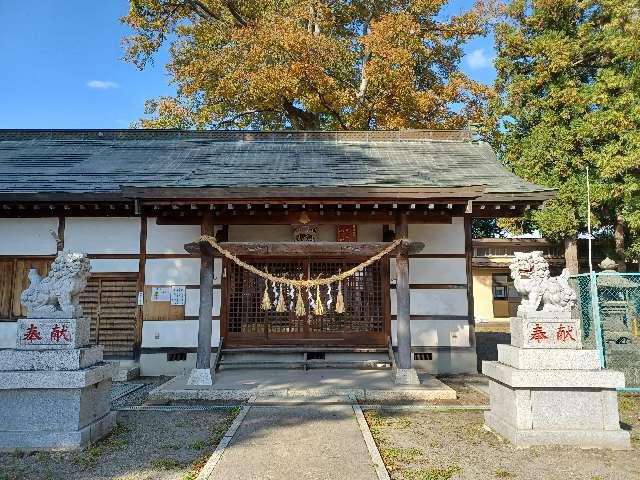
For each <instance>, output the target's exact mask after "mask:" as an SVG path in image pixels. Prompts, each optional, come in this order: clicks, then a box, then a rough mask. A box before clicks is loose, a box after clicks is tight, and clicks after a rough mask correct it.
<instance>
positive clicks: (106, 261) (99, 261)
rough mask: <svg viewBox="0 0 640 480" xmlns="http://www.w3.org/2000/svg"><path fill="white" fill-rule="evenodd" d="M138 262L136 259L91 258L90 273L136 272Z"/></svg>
mask: <svg viewBox="0 0 640 480" xmlns="http://www.w3.org/2000/svg"><path fill="white" fill-rule="evenodd" d="M138 268H139V260H138V259H137V258H121V259H116V258H113V259H112V258H92V259H91V271H92V272H93V273H101V272H136V273H137V272H138Z"/></svg>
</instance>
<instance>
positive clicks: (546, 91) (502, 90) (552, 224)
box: [492, 0, 640, 268]
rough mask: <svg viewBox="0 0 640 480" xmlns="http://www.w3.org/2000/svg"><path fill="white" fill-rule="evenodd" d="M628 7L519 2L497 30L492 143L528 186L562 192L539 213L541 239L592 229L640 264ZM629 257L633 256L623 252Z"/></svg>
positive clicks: (635, 20) (576, 1)
mask: <svg viewBox="0 0 640 480" xmlns="http://www.w3.org/2000/svg"><path fill="white" fill-rule="evenodd" d="M639 5H640V4H639V3H638V2H637V1H629V0H583V1H580V0H541V1H531V0H514V1H512V2H511V3H510V4H509V5H507V6H505V7H504V9H503V10H502V12H501V13H502V16H501V18H500V20H499V21H498V23H497V25H496V50H497V58H496V62H495V65H496V70H497V79H496V88H497V90H498V92H499V96H498V97H497V98H496V100H495V102H494V104H493V106H492V117H493V119H494V121H495V122H497V123H498V124H499V129H498V130H497V133H496V134H495V136H494V137H493V138H492V143H494V146H496V147H497V148H498V150H499V151H500V153H501V155H502V158H503V161H504V162H505V164H506V165H507V166H509V167H511V168H512V169H513V170H514V172H515V173H517V174H518V175H521V176H522V177H524V178H526V179H527V180H530V181H533V182H536V183H539V184H542V185H546V186H550V187H554V188H556V189H558V195H557V197H556V198H555V199H554V200H553V201H551V202H550V203H549V204H548V206H547V208H546V209H544V210H541V211H537V212H534V213H533V214H532V215H533V220H534V222H535V225H536V226H537V227H538V228H539V229H540V230H541V232H542V234H543V235H544V236H545V237H547V238H550V239H552V240H561V239H565V240H569V244H570V243H571V240H572V239H575V237H576V234H577V233H579V232H584V231H585V230H586V218H587V208H586V168H587V166H589V169H590V180H591V186H592V212H593V215H594V218H593V226H594V228H609V229H610V230H611V234H612V235H614V237H615V240H616V241H615V245H616V248H615V250H616V252H615V254H616V256H617V258H618V260H619V264H620V266H621V267H622V268H624V259H625V255H626V259H627V260H630V259H638V258H640V128H639V127H640V7H639ZM625 247H626V249H625Z"/></svg>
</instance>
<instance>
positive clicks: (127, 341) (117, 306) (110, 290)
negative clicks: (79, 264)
mask: <svg viewBox="0 0 640 480" xmlns="http://www.w3.org/2000/svg"><path fill="white" fill-rule="evenodd" d="M80 303H81V304H82V309H83V311H84V314H85V316H88V317H89V318H90V319H91V343H92V344H100V345H102V346H103V347H104V354H105V355H106V356H110V357H119V358H130V357H132V356H133V347H134V338H135V337H134V335H135V321H136V319H135V313H136V304H137V290H136V280H135V278H128V277H124V276H122V277H121V276H91V277H90V278H89V282H88V283H87V288H86V289H85V290H84V292H83V293H82V295H81V297H80Z"/></svg>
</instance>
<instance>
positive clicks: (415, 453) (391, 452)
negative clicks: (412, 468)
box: [382, 448, 422, 463]
mask: <svg viewBox="0 0 640 480" xmlns="http://www.w3.org/2000/svg"><path fill="white" fill-rule="evenodd" d="M420 455H422V450H420V449H419V448H385V449H384V450H383V452H382V458H383V460H384V461H385V463H386V462H387V461H389V462H403V463H411V462H413V461H414V460H415V459H416V458H417V457H419V456H420Z"/></svg>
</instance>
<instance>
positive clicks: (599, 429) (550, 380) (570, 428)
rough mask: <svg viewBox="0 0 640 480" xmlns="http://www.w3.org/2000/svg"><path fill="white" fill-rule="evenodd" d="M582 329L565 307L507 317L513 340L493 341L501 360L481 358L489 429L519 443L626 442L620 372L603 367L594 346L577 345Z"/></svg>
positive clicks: (623, 444)
mask: <svg viewBox="0 0 640 480" xmlns="http://www.w3.org/2000/svg"><path fill="white" fill-rule="evenodd" d="M579 327H580V325H579V322H578V321H577V320H572V319H571V318H570V317H569V315H568V313H562V314H549V313H544V312H533V313H529V314H526V313H524V314H523V315H522V316H521V317H517V318H512V319H511V337H512V343H511V345H498V361H497V362H483V364H482V373H484V374H485V375H487V376H488V377H489V379H490V381H489V392H490V399H491V410H490V411H488V412H486V413H485V425H486V426H487V427H488V428H489V429H490V430H492V431H494V432H495V433H497V434H499V435H501V436H503V437H505V438H507V439H508V440H509V441H511V442H512V443H514V444H515V445H517V446H521V447H529V446H532V445H575V446H580V447H595V448H615V449H627V448H630V440H629V432H627V431H624V430H622V429H621V428H620V424H619V418H618V402H617V391H616V389H617V388H619V387H623V386H624V375H623V374H622V373H621V372H617V371H612V370H602V369H600V359H599V354H598V352H597V351H596V350H581V349H580V347H581V342H580V339H581V332H580V328H579Z"/></svg>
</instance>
